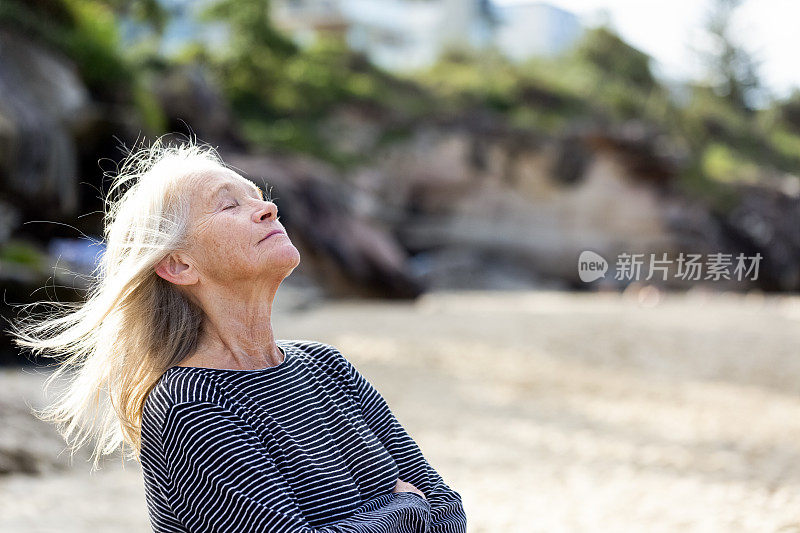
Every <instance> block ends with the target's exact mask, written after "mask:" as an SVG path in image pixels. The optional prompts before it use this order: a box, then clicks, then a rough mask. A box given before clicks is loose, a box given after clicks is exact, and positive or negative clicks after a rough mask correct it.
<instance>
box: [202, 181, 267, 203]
mask: <svg viewBox="0 0 800 533" xmlns="http://www.w3.org/2000/svg"><path fill="white" fill-rule="evenodd" d="M248 189H250V190H253V189H255V190H256V192H257V193H258V196H259V198H261V199H262V200H263V199H264V191H262V190H261V188H260V187H259V186H258V185H256V184H255V183H253V184H252V187H248ZM230 190H231V184H230V183H224V184H222V185H220V186H219V187H217V188H216V189H215V190H214V192H213V193H212V194H211V198H212V199H214V198H216V197H217V196H219V194H220V193H221V192H222V191H230Z"/></svg>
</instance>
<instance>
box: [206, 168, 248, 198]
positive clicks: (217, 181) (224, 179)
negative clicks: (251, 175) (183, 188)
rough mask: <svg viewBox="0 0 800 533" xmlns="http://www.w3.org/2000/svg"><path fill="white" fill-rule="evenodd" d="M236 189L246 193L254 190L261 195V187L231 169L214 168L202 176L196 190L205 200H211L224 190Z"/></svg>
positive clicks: (232, 190)
mask: <svg viewBox="0 0 800 533" xmlns="http://www.w3.org/2000/svg"><path fill="white" fill-rule="evenodd" d="M236 191H243V192H245V193H247V194H252V193H253V192H255V193H256V194H258V195H261V189H259V188H258V187H257V186H256V184H255V183H253V182H252V181H250V180H248V179H247V178H244V177H242V176H240V175H239V174H237V173H236V172H234V171H232V170H226V169H220V170H216V171H214V172H212V173H209V174H206V175H204V176H202V177H201V178H200V180H199V187H198V192H200V193H201V196H202V198H203V200H205V201H213V200H215V199H216V198H218V197H219V196H220V195H222V194H224V193H225V192H236Z"/></svg>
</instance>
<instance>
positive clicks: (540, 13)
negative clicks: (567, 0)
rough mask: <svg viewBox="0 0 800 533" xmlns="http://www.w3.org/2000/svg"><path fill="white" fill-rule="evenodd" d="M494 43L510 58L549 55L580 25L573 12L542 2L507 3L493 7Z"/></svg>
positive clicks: (576, 33) (566, 43)
mask: <svg viewBox="0 0 800 533" xmlns="http://www.w3.org/2000/svg"><path fill="white" fill-rule="evenodd" d="M496 11H497V14H498V17H499V19H500V20H499V24H498V27H497V35H496V39H497V45H498V47H499V48H500V49H501V50H502V51H503V52H505V54H506V55H508V56H509V57H510V58H511V59H513V60H516V61H522V60H524V59H527V58H529V57H531V56H537V55H538V56H553V55H557V54H559V53H561V52H563V51H564V50H566V49H567V48H569V47H570V46H571V45H572V44H574V43H575V41H576V40H577V39H578V38H579V37H580V35H581V32H582V28H581V24H580V22H579V21H578V17H577V16H576V15H575V14H574V13H570V12H569V11H565V10H563V9H561V8H558V7H555V6H552V5H550V4H546V3H542V2H531V3H526V4H517V5H507V6H502V7H498V8H497V9H496Z"/></svg>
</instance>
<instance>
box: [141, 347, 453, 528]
mask: <svg viewBox="0 0 800 533" xmlns="http://www.w3.org/2000/svg"><path fill="white" fill-rule="evenodd" d="M277 344H278V347H279V348H280V349H281V351H282V352H283V353H284V361H283V362H282V363H281V364H279V365H276V366H272V367H267V368H261V369H256V370H232V369H214V368H201V367H172V368H170V369H169V370H167V371H166V372H165V373H164V375H163V376H162V377H161V379H160V380H159V381H158V383H157V384H156V386H155V387H154V388H153V390H152V391H151V392H150V394H149V395H148V397H147V400H146V401H145V404H144V409H143V412H142V449H141V456H140V457H141V465H142V474H143V476H144V485H145V496H146V500H147V508H148V512H149V516H150V523H151V525H152V528H153V531H155V532H157V533H160V532H192V533H200V532H209V533H211V532H214V533H216V532H256V531H258V532H262V533H263V532H303V533H306V532H307V533H311V532H326V533H327V532H331V533H333V532H344V531H347V532H363V533H367V532H387V533H388V532H393V533H405V532H408V533H411V532H415V533H416V532H432V533H439V532H441V533H445V532H446V533H457V532H458V533H461V532H466V515H465V513H464V508H463V505H462V500H461V496H460V494H459V493H458V492H456V491H454V490H453V489H451V488H450V487H449V486H448V485H447V484H446V483H445V482H444V480H443V479H442V477H441V476H440V475H439V474H438V473H437V472H436V471H435V470H434V469H433V468H432V467H431V465H430V464H429V463H428V461H427V460H426V459H425V457H424V456H423V454H422V451H421V450H420V448H419V446H418V445H417V444H416V442H415V441H414V440H413V439H412V438H411V437H410V435H409V434H408V433H407V432H406V431H405V430H404V428H403V427H402V426H401V425H400V423H399V422H398V420H397V418H396V417H395V416H394V414H393V413H392V412H391V410H390V409H389V406H388V405H387V404H386V401H385V400H384V398H383V397H382V396H381V395H380V393H379V392H378V391H377V390H376V389H375V388H374V387H373V386H372V384H371V383H370V382H369V381H368V380H367V379H366V378H364V377H363V376H362V375H361V374H360V373H359V372H358V370H357V369H356V367H355V366H354V365H353V364H352V363H350V361H348V360H347V359H346V358H345V357H344V356H343V355H342V354H341V352H339V351H338V350H337V349H336V348H334V347H333V346H331V345H329V344H325V343H321V342H317V341H310V340H278V341H277ZM397 478H400V479H402V480H404V481H407V482H409V483H411V484H413V485H414V486H415V487H417V488H418V489H419V490H421V491H422V492H423V493H424V494H425V498H423V497H421V496H419V495H418V494H416V493H413V492H398V493H393V492H392V489H393V488H394V486H395V482H396V480H397ZM426 498H427V499H426Z"/></svg>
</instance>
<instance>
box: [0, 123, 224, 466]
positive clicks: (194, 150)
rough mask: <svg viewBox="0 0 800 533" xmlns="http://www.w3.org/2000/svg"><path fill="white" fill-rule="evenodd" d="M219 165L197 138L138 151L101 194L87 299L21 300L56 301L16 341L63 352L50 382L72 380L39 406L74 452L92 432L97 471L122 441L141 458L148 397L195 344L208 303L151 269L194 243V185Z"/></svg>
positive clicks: (16, 330) (20, 327)
mask: <svg viewBox="0 0 800 533" xmlns="http://www.w3.org/2000/svg"><path fill="white" fill-rule="evenodd" d="M220 167H225V168H227V167H226V166H225V164H224V163H223V162H222V160H221V158H220V156H219V155H218V153H217V152H216V150H215V149H214V148H212V147H210V146H208V145H205V144H202V143H201V144H197V142H196V140H195V141H192V140H191V139H190V140H189V141H188V142H185V143H178V144H176V145H173V144H170V143H165V142H164V141H163V137H159V138H158V139H156V140H155V141H154V142H153V143H152V145H151V146H149V147H147V146H144V143H143V144H142V146H141V148H140V149H138V150H136V149H132V150H131V151H130V152H129V154H128V155H127V156H126V157H125V159H124V161H123V162H122V163H121V165H120V166H118V172H117V174H116V176H113V180H112V184H111V186H110V188H109V190H108V193H107V194H106V196H105V198H104V201H105V204H104V228H103V233H104V238H105V244H106V249H105V253H104V254H103V257H102V259H101V260H100V262H99V263H98V265H97V267H96V268H95V269H94V270H93V271H92V273H91V275H90V276H89V288H88V290H87V293H86V298H85V300H84V301H81V302H36V303H33V304H25V305H23V307H26V308H27V306H29V305H40V304H45V305H46V306H52V309H48V311H46V312H44V313H42V314H38V315H36V316H31V315H30V313H27V314H26V316H25V317H24V318H22V319H20V320H18V321H17V323H16V324H15V323H12V324H11V334H12V335H13V337H14V342H15V343H16V344H17V345H18V346H20V347H23V348H28V349H30V350H31V351H32V352H33V353H34V354H35V355H43V356H45V357H53V358H58V362H57V365H58V368H57V369H56V370H55V371H54V372H53V374H52V375H51V376H50V377H49V378H48V379H47V380H46V382H45V390H46V391H47V390H48V389H49V387H51V385H52V383H53V382H54V381H57V380H60V379H61V378H62V377H67V378H68V379H67V380H66V383H67V386H66V387H65V388H64V389H63V390H61V391H59V393H58V395H57V397H56V399H55V401H53V402H52V403H49V404H48V405H47V406H46V407H45V408H44V409H42V410H41V411H36V410H34V414H35V415H36V416H37V417H39V418H41V419H42V420H45V421H48V422H53V423H55V424H56V426H57V428H58V430H59V432H60V433H61V434H62V435H63V437H64V438H65V440H66V441H67V443H68V444H69V446H70V448H71V452H72V454H74V453H75V451H76V450H77V449H78V448H80V447H81V446H82V445H83V444H84V443H86V442H87V441H92V440H93V441H94V442H95V446H94V451H93V453H92V457H93V458H94V462H93V467H92V469H93V470H95V469H97V468H98V461H99V459H100V457H101V456H102V455H107V454H111V453H113V452H114V451H115V450H117V448H118V447H120V446H121V447H122V453H123V455H124V454H125V445H126V444H127V445H129V446H130V447H131V451H130V452H129V453H130V455H129V457H130V458H131V459H133V460H136V461H139V454H140V452H141V420H142V409H143V406H144V401H145V399H146V398H147V395H148V393H149V392H150V391H151V390H152V388H153V387H154V386H155V384H156V382H157V381H158V379H159V378H160V377H161V375H162V374H163V373H164V372H165V371H166V370H167V369H168V368H170V367H171V366H174V365H175V364H177V363H179V362H180V361H181V360H182V359H184V358H185V357H186V356H187V355H188V354H189V352H190V351H191V350H192V349H193V348H194V347H195V345H196V343H197V338H198V335H199V330H200V325H201V323H202V317H203V314H202V310H201V309H200V308H199V307H198V306H197V305H196V304H195V303H193V302H192V301H191V300H190V299H189V298H188V297H187V296H186V295H185V294H184V293H183V292H181V291H180V290H179V288H178V286H176V285H174V284H172V283H170V282H168V281H166V280H164V279H163V278H161V277H160V276H158V275H157V274H156V273H155V267H156V265H157V264H158V262H159V261H160V260H161V259H162V258H164V257H165V256H166V255H168V254H169V253H170V252H173V251H178V250H181V249H183V248H184V247H185V246H186V245H187V244H188V241H187V238H188V234H187V229H188V228H187V224H188V216H189V213H190V211H189V208H190V206H189V198H190V194H188V191H189V190H190V189H189V188H190V187H191V186H192V184H193V183H194V180H195V178H197V177H200V176H202V175H205V174H207V173H208V172H211V171H214V170H215V169H219V168H220ZM123 189H125V190H124V192H123Z"/></svg>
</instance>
